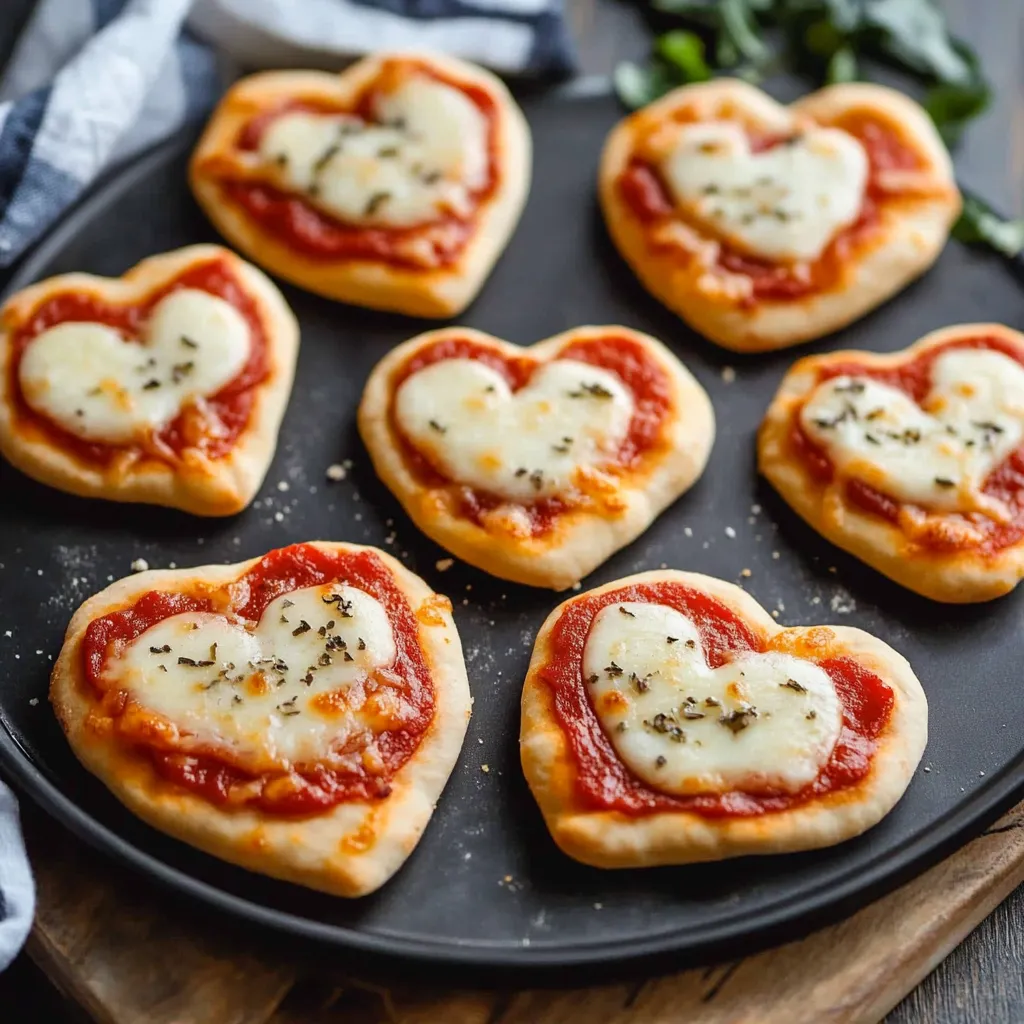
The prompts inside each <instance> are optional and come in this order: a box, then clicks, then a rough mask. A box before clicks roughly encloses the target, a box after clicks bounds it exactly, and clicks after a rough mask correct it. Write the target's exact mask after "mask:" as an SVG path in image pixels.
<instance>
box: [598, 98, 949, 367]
mask: <svg viewBox="0 0 1024 1024" xmlns="http://www.w3.org/2000/svg"><path fill="white" fill-rule="evenodd" d="M600 194H601V205H602V207H603V209H604V215H605V220H606V222H607V224H608V229H609V231H610V232H611V235H612V238H613V239H614V240H615V244H616V245H617V246H618V248H619V251H620V252H621V253H622V255H623V256H624V257H625V259H626V262H627V263H629V265H630V266H631V267H632V268H633V270H634V271H635V272H636V274H637V276H638V277H639V278H640V280H641V281H642V282H643V284H644V285H645V286H646V287H647V289H648V290H649V291H650V292H651V293H652V294H653V295H654V296H655V297H656V298H658V299H660V300H661V301H662V302H663V303H664V304H665V305H666V306H668V307H669V309H671V310H673V311H674V312H676V313H678V314H679V315H680V316H681V317H682V318H683V319H684V320H686V321H687V322H688V323H690V324H691V325H692V326H693V327H695V328H696V329H697V330H698V331H700V332H701V333H702V334H705V335H706V336H707V337H708V338H710V339H711V340H712V341H715V342H718V344H720V345H724V346H725V347H726V348H730V349H734V350H736V351H741V352H744V351H763V350H767V349H777V348H784V347H786V346H787V345H793V344H796V343H797V342H801V341H807V340H809V339H811V338H817V337H820V336H821V335H823V334H827V333H828V332H829V331H834V330H836V329H838V328H839V327H842V326H844V325H845V324H848V323H850V322H851V321H852V320H856V319H857V318H858V317H860V316H862V315H863V314H865V313H867V312H868V311H869V310H871V309H873V308H874V307H875V306H877V305H878V304H879V303H881V302H883V301H884V300H885V299H887V298H889V297H890V296H891V295H893V294H895V293H896V292H898V291H899V290H900V289H901V288H903V287H904V286H905V285H906V284H907V283H908V282H909V281H911V280H912V279H913V278H915V277H917V276H918V275H919V274H921V273H922V272H923V271H924V270H926V269H927V268H928V267H930V266H931V264H932V263H933V262H934V261H935V259H936V257H937V256H938V254H939V252H940V251H941V249H942V247H943V245H944V244H945V242H946V238H947V236H948V234H949V229H950V226H951V225H952V223H953V221H954V220H955V219H956V217H957V215H958V213H959V212H960V194H959V192H958V191H957V188H956V185H955V183H954V181H953V171H952V166H951V164H950V160H949V154H948V153H947V152H946V148H945V146H944V145H943V143H942V140H941V139H940V138H939V136H938V134H937V132H936V131H935V128H934V126H933V125H932V122H931V121H930V119H929V118H928V116H927V114H925V112H924V111H923V110H922V109H921V108H920V107H919V106H918V105H917V104H916V103H914V102H913V101H912V100H910V99H908V98H907V97H906V96H904V95H902V94H901V93H898V92H895V91H894V90H892V89H886V88H883V87H882V86H877V85H866V84H863V83H855V84H848V85H834V86H830V87H828V88H826V89H821V90H819V91H818V92H815V93H811V94H810V95H809V96H805V97H804V98H803V99H801V100H799V101H798V102H796V103H794V104H792V105H791V106H788V107H784V106H780V105H779V104H778V103H776V102H775V101H774V100H773V99H771V98H770V97H769V96H767V95H766V94H765V93H763V92H761V90H759V89H756V88H755V87H754V86H752V85H748V84H746V83H745V82H740V81H735V80H732V79H717V80H715V81H713V82H705V83H701V84H698V85H687V86H683V87H682V88H680V89H676V90H674V91H673V92H670V93H669V94H668V95H667V96H665V97H663V98H662V99H660V100H658V101H657V102H655V103H653V104H651V105H650V106H649V107H645V108H644V109H643V110H641V111H638V112H637V113H636V114H633V115H632V116H631V117H628V118H626V119H625V120H624V121H622V122H621V123H620V124H619V125H618V126H617V127H616V128H615V129H614V130H613V131H612V133H611V135H610V136H609V137H608V141H607V143H606V144H605V149H604V154H603V156H602V159H601V170H600Z"/></svg>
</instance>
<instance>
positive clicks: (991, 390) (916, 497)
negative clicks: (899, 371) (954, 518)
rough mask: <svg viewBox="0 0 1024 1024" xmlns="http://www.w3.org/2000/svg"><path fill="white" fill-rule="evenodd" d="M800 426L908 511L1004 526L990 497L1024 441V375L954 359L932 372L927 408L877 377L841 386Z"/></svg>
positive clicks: (809, 408)
mask: <svg viewBox="0 0 1024 1024" xmlns="http://www.w3.org/2000/svg"><path fill="white" fill-rule="evenodd" d="M800 423H801V426H802V427H803V429H804V431H805V432H806V433H807V435H808V436H809V437H810V438H812V439H813V440H814V442H815V443H816V444H818V445H819V446H820V447H821V448H822V449H823V450H824V451H825V452H826V453H827V455H828V457H829V459H830V460H831V462H832V464H833V466H834V467H835V469H836V472H837V473H838V474H839V475H840V476H846V477H856V478H857V479H860V480H863V481H864V482H865V483H868V484H870V485H871V486H872V487H875V488H876V489H878V490H880V491H882V492H884V493H885V494H888V495H891V496H892V497H894V498H897V499H899V500H900V501H904V502H909V503H912V504H918V505H924V506H925V507H928V508H932V509H937V510H940V511H961V512H969V511H984V512H988V513H990V514H993V515H996V516H999V515H1000V514H1001V504H1000V503H999V502H998V500H997V499H993V498H991V497H989V496H987V495H985V494H983V493H982V491H981V488H982V487H983V485H984V483H985V478H986V477H987V476H988V475H989V473H990V472H991V471H992V470H993V469H994V468H995V467H996V466H998V465H999V464H1000V463H1001V462H1002V461H1003V460H1004V459H1005V458H1006V457H1007V456H1008V455H1009V454H1010V453H1011V452H1013V451H1014V450H1015V449H1016V448H1017V447H1018V446H1019V445H1020V443H1021V440H1022V437H1024V367H1022V366H1021V365H1020V363H1018V362H1017V361H1016V360H1014V359H1011V358H1010V357H1009V356H1006V355H1004V354H1003V353H1001V352H995V351H992V350H989V349H972V348H953V349H950V350H948V351H946V352H943V353H942V354H940V355H939V356H938V357H936V359H935V361H934V363H933V364H932V368H931V390H930V392H929V394H928V395H927V397H926V398H925V400H924V402H923V406H922V405H918V404H917V403H916V402H915V401H914V400H913V399H912V398H911V397H910V396H909V395H908V394H907V393H906V392H905V391H902V390H900V389H899V388H896V387H893V386H891V385H889V384H885V383H882V382H881V381H877V380H872V379H871V378H870V377H850V376H842V377H833V378H831V379H830V380H826V381H824V382H823V383H822V384H820V385H819V386H818V387H817V388H816V389H815V391H814V392H813V393H812V394H811V396H810V398H808V400H807V402H806V403H805V405H804V407H803V409H802V410H801V412H800Z"/></svg>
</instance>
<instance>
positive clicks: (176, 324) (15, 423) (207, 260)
mask: <svg viewBox="0 0 1024 1024" xmlns="http://www.w3.org/2000/svg"><path fill="white" fill-rule="evenodd" d="M298 343H299V330H298V325H297V324H296V322H295V317H294V316H293V315H292V312H291V310H290V309H289V308H288V306H287V304H286V303H285V301H284V298H283V297H282V295H281V293H280V292H279V291H278V290H277V288H275V287H274V285H273V284H272V283H271V282H270V280H269V279H268V278H267V277H266V276H265V275H264V274H263V273H261V272H260V271H259V270H257V269H256V268H255V267H253V266H252V265H250V264H248V263H246V262H245V261H244V260H241V259H239V258H238V257H237V256H236V255H235V254H234V253H232V252H229V251H228V250H227V249H222V248H221V247H220V246H216V245H193V246H189V247H188V248H185V249H178V250H176V251H175V252H169V253H163V254H162V255H159V256H151V257H150V258H149V259H146V260H143V261H142V262H141V263H139V264H138V265H137V266H135V267H133V268H132V269H131V270H129V271H128V272H127V273H126V274H125V275H124V276H123V277H120V278H105V277H94V276H92V275H90V274H63V275H61V276H60V277H52V278H50V279H48V280H46V281H41V282H40V283H39V284H34V285H32V286H31V287H29V288H26V289H24V290H23V291H20V292H17V293H16V294H15V295H14V296H12V297H11V298H10V299H9V300H8V301H7V303H6V304H5V305H4V306H3V308H2V309H0V452H2V453H3V455H4V456H5V457H6V458H7V459H8V460H10V462H12V463H13V464H14V465H15V466H17V467H18V468H19V469H21V470H22V471H23V472H25V473H27V474H28V475H29V476H31V477H33V478H35V479H36V480H41V481H42V482H43V483H46V484H50V485H51V486H53V487H58V488H60V489H61V490H64V491H70V492H72V493H73V494H80V495H84V496H86V497H96V498H110V499H113V500H115V501H142V502H149V503H152V504H157V505H172V506H175V507H177V508H181V509H185V510H186V511H188V512H195V513H197V514H199V515H231V514H232V513H235V512H238V511H240V510H241V509H243V508H245V506H246V505H247V504H248V503H249V501H250V500H251V499H252V497H253V495H254V494H255V493H256V491H257V490H258V488H259V486H260V483H261V482H262V480H263V477H264V475H265V474H266V472H267V469H268V467H269V465H270V460H271V459H272V458H273V455H274V448H275V446H276V444H277V431H278V427H279V426H280V423H281V417H282V415H283V414H284V408H285V405H286V404H287V402H288V395H289V393H290V391H291V385H292V374H293V371H294V368H295V357H296V354H297V352H298Z"/></svg>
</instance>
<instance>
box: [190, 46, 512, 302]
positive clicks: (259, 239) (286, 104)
mask: <svg viewBox="0 0 1024 1024" xmlns="http://www.w3.org/2000/svg"><path fill="white" fill-rule="evenodd" d="M530 160H531V157H530V132H529V129H528V128H527V125H526V121H525V119H524V118H523V115H522V112H521V111H520V110H519V107H518V106H516V103H515V101H514V100H513V99H512V97H511V96H510V95H509V93H508V90H507V89H506V88H505V86H504V85H503V84H502V83H501V82H500V81H499V80H498V79H497V78H495V77H494V75H492V74H490V73H489V72H487V71H484V70H483V69H482V68H478V67H476V66H474V65H471V64H466V63H464V62H462V61H459V60H454V59H452V58H450V57H441V56H435V55H427V54H382V55H376V56H373V57H368V58H366V59H365V60H361V61H359V62H358V63H357V64H354V65H353V66H352V67H350V68H347V69H346V70H345V71H343V72H342V73H341V74H340V75H331V74H327V73H325V72H319V71H272V72H266V73H263V74H258V75H252V76H251V77H249V78H243V79H242V80H241V81H240V82H238V83H236V84H235V85H234V86H233V87H232V88H231V89H230V90H229V91H228V93H227V95H226V96H225V97H224V99H223V100H222V101H221V103H220V105H219V106H218V107H217V109H216V110H215V111H214V114H213V117H212V119H211V120H210V123H209V125H208V127H207V129H206V132H205V133H204V135H203V137H202V139H200V141H199V145H198V147H197V148H196V151H195V154H194V155H193V157H192V163H191V168H190V178H191V182H192V189H193V191H194V192H195V195H196V198H197V199H198V200H199V202H200V204H201V205H202V206H203V208H204V209H205V210H206V213H207V214H208V216H209V217H210V219H211V220H212V221H213V223H214V224H215V225H216V226H217V228H218V229H219V230H220V231H221V233H222V234H223V235H224V236H225V237H226V238H227V239H228V240H229V241H230V242H231V243H232V244H233V245H235V246H237V247H238V248H239V249H240V250H242V251H243V252H245V253H247V254H248V255H249V256H251V257H252V258H253V259H254V260H256V262H257V263H259V264H261V265H262V266H264V267H266V268H267V269H268V270H270V271H272V272H273V273H275V274H278V275H279V276H281V277H283V278H286V279H287V280H289V281H292V282H294V283H295V284H297V285H300V286H301V287H303V288H308V289H309V290H310V291H314V292H318V293H320V294H321V295H326V296H328V297H329V298H332V299H340V300H342V301H344V302H352V303H355V304H356V305H359V306H371V307H373V308H376V309H391V310H397V311H398V312H401V313H409V314H412V315H415V316H428V317H447V316H452V315H454V314H456V313H458V312H460V311H461V310H462V309H464V308H465V307H466V306H467V305H468V304H469V303H470V302H471V301H472V300H473V298H474V296H475V295H476V293H477V292H478V291H479V290H480V287H481V286H482V284H483V282H484V280H485V278H486V277H487V275H488V273H489V272H490V269H491V267H492V266H493V265H494V262H495V260H496V259H497V258H498V256H499V255H500V254H501V252H502V250H503V249H504V247H505V244H506V242H507V241H508V239H509V236H510V235H511V234H512V231H513V229H514V227H515V224H516V221H517V220H518V219H519V214H520V211H521V210H522V207H523V203H524V201H525V199H526V194H527V191H528V190H529V185H530Z"/></svg>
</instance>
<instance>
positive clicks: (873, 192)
mask: <svg viewBox="0 0 1024 1024" xmlns="http://www.w3.org/2000/svg"><path fill="white" fill-rule="evenodd" d="M835 127H841V128H843V129H844V130H845V131H848V132H849V133H850V134H851V135H853V136H855V137H856V138H857V139H858V140H859V141H860V143H861V145H862V146H863V147H864V149H865V151H866V153H867V157H868V162H869V171H868V184H867V189H866V191H865V195H864V201H863V204H862V206H861V211H860V216H859V217H858V218H857V220H856V221H855V222H854V223H853V224H850V225H849V226H848V227H846V228H844V229H843V230H842V231H840V232H839V233H838V234H837V235H836V237H835V238H833V239H832V242H831V243H830V245H829V246H828V248H827V249H826V250H825V251H824V252H823V253H822V255H821V256H820V257H819V258H818V260H816V261H815V262H814V263H813V264H811V265H810V273H809V274H807V275H806V276H804V275H802V274H801V275H798V274H797V273H795V272H794V270H793V268H792V267H790V266H789V265H788V264H785V263H773V262H772V261H771V260H765V259H759V258H758V257H755V256H750V255H747V254H746V253H743V252H741V251H740V250H738V249H736V248H735V247H733V246H731V245H729V244H728V243H727V242H724V241H723V242H722V243H721V245H720V250H719V253H718V265H719V266H720V267H722V269H724V270H727V271H729V272H730V273H733V274H741V275H744V276H746V277H749V278H750V280H751V284H752V287H753V291H752V293H751V295H750V298H749V299H748V300H746V303H747V304H753V303H755V302H762V301H786V300H787V299H798V298H801V297H802V296H804V295H809V294H811V293H812V292H816V291H821V290H823V289H825V288H827V287H829V285H830V284H831V283H832V282H834V281H835V280H836V279H837V278H838V277H839V275H840V274H841V273H842V268H843V264H844V263H845V262H846V260H847V259H848V258H849V255H850V253H851V251H852V250H853V249H855V248H856V247H857V246H858V245H859V244H861V242H863V241H865V240H866V239H867V238H868V237H869V236H870V235H871V234H872V232H873V231H874V230H875V228H876V227H877V226H878V223H879V221H880V216H881V215H880V208H881V206H882V205H883V204H884V202H885V194H884V192H883V191H882V190H881V189H880V188H879V184H878V176H879V174H880V173H881V172H884V171H889V170H895V169H900V170H907V169H911V168H917V167H920V165H921V160H920V157H919V155H918V154H917V152H916V151H915V150H914V149H912V148H910V147H909V146H908V145H906V144H905V143H904V142H903V141H902V140H901V139H900V137H899V135H898V134H897V133H896V132H895V131H894V130H893V129H892V128H889V127H888V126H886V125H884V124H881V123H880V122H877V121H871V120H867V119H864V118H856V119H851V120H850V121H849V122H848V123H846V124H842V125H836V126H835ZM785 141H786V137H785V136H777V137H771V138H768V137H763V136H755V137H753V138H752V139H751V145H750V148H751V151H752V152H755V153H759V152H763V151H765V150H768V149H772V148H773V147H775V146H778V145H781V144H782V143H784V142H785ZM618 187H619V191H620V193H621V195H622V198H623V200H624V201H625V203H626V204H627V205H628V206H629V207H630V209H631V210H632V212H633V214H634V216H635V217H637V219H639V220H640V221H642V222H643V223H645V224H654V223H656V222H658V221H663V220H665V219H668V218H670V217H672V216H673V215H675V213H676V208H675V203H674V202H673V200H672V197H671V195H670V193H669V190H668V186H667V185H666V184H665V182H664V181H663V180H662V178H661V176H660V175H659V173H658V171H657V169H656V168H654V167H653V166H652V165H651V164H649V163H646V162H645V161H643V160H640V159H637V158H634V159H633V160H631V161H630V163H629V164H628V165H627V167H626V169H625V170H624V171H623V172H622V175H621V176H620V178H619V181H618Z"/></svg>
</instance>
